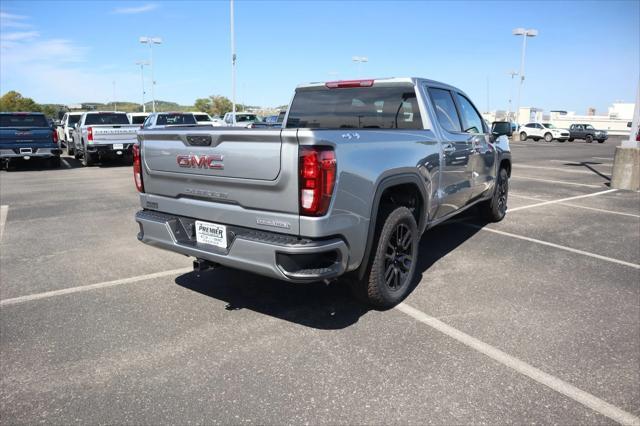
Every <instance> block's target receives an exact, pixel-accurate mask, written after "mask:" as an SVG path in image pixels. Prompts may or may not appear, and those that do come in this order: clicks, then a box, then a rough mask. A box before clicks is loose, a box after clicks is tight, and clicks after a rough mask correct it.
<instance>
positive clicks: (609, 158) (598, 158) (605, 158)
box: [591, 157, 613, 161]
mask: <svg viewBox="0 0 640 426" xmlns="http://www.w3.org/2000/svg"><path fill="white" fill-rule="evenodd" d="M591 158H595V159H596V160H609V161H613V157H591Z"/></svg>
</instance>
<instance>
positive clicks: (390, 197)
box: [378, 183, 424, 228]
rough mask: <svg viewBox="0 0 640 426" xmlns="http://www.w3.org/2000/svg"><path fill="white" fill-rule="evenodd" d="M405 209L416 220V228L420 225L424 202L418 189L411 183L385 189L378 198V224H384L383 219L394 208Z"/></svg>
mask: <svg viewBox="0 0 640 426" xmlns="http://www.w3.org/2000/svg"><path fill="white" fill-rule="evenodd" d="M401 206H403V207H407V208H408V209H409V210H410V211H411V213H412V214H413V217H414V218H415V219H416V223H417V224H418V228H420V225H421V223H422V211H423V207H424V200H423V199H422V194H421V193H420V190H419V189H418V187H417V186H416V185H415V184H413V183H403V184H400V185H394V186H390V187H389V188H386V189H385V190H384V192H383V193H382V196H381V197H380V204H379V207H378V223H380V222H382V223H384V217H382V218H381V217H380V215H381V214H382V215H383V216H386V215H387V214H389V213H390V212H391V211H392V210H393V209H395V208H396V207H401Z"/></svg>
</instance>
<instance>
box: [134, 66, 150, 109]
mask: <svg viewBox="0 0 640 426" xmlns="http://www.w3.org/2000/svg"><path fill="white" fill-rule="evenodd" d="M136 65H140V83H142V112H147V106H146V105H145V104H144V93H145V92H144V67H145V65H149V62H147V61H138V62H136Z"/></svg>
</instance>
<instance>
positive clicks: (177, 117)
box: [156, 114, 197, 126]
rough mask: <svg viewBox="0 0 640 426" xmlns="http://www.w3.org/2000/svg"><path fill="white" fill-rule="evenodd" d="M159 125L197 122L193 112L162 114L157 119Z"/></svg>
mask: <svg viewBox="0 0 640 426" xmlns="http://www.w3.org/2000/svg"><path fill="white" fill-rule="evenodd" d="M156 124H157V125H159V126H167V125H169V126H171V125H181V124H197V123H196V119H195V118H194V117H193V114H161V115H159V116H158V119H157V120H156Z"/></svg>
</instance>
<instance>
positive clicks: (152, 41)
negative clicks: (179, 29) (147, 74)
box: [140, 37, 162, 112]
mask: <svg viewBox="0 0 640 426" xmlns="http://www.w3.org/2000/svg"><path fill="white" fill-rule="evenodd" d="M140 43H142V44H147V45H149V52H150V58H151V60H150V61H149V63H150V64H151V101H152V106H153V112H156V91H155V87H156V80H155V78H154V76H153V45H154V44H162V39H161V38H160V37H140Z"/></svg>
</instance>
